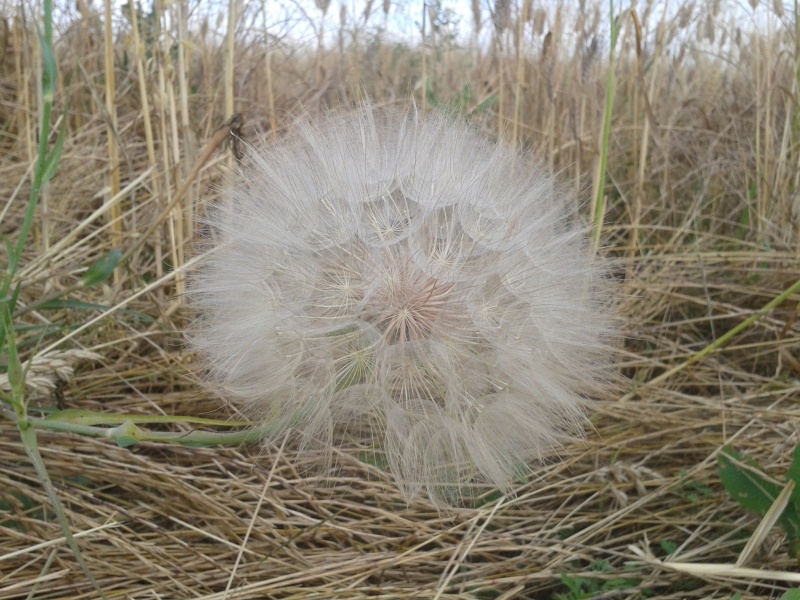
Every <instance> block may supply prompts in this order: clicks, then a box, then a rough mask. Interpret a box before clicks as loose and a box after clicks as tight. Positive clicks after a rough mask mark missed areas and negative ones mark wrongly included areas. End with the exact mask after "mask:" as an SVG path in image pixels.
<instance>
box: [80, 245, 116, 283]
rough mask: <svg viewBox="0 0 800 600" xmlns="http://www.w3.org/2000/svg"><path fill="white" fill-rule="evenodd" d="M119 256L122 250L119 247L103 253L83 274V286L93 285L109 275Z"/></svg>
mask: <svg viewBox="0 0 800 600" xmlns="http://www.w3.org/2000/svg"><path fill="white" fill-rule="evenodd" d="M121 258H122V250H120V249H119V248H115V249H114V250H111V251H109V252H108V253H107V254H105V256H103V257H102V258H100V259H99V260H98V261H97V262H95V263H94V264H93V265H92V266H91V267H89V270H88V271H86V273H84V274H83V287H85V288H89V287H92V286H95V285H97V284H98V283H102V282H103V281H105V280H106V279H108V278H109V277H111V274H112V273H113V272H114V269H115V268H116V266H117V265H118V264H119V261H120V259H121Z"/></svg>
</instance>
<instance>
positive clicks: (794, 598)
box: [780, 488, 800, 600]
mask: <svg viewBox="0 0 800 600" xmlns="http://www.w3.org/2000/svg"><path fill="white" fill-rule="evenodd" d="M795 489H796V488H795ZM780 600H800V589H794V590H787V591H786V592H784V594H783V596H781V597H780Z"/></svg>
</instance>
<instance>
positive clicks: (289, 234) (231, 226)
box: [190, 107, 613, 504]
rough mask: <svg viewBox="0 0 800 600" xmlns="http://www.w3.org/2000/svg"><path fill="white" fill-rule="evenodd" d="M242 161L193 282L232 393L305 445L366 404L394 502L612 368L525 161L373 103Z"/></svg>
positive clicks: (201, 341)
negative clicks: (396, 492) (396, 494)
mask: <svg viewBox="0 0 800 600" xmlns="http://www.w3.org/2000/svg"><path fill="white" fill-rule="evenodd" d="M251 155H252V156H251V157H250V164H249V165H247V166H246V167H245V168H244V172H243V173H242V175H241V176H240V177H239V178H237V179H236V181H234V182H232V183H231V185H230V186H229V187H228V189H227V191H226V192H225V194H226V195H227V197H226V198H225V199H224V200H223V201H222V202H220V204H219V207H218V209H217V210H216V211H215V213H214V214H213V216H212V222H211V225H212V227H211V229H212V230H213V231H215V232H216V234H217V236H218V239H217V243H216V248H215V251H214V252H213V253H211V255H210V256H209V257H208V259H207V261H206V263H205V266H204V267H203V268H202V269H201V270H200V272H199V273H198V274H197V276H196V277H195V279H194V282H193V285H192V294H191V295H192V300H193V303H194V306H195V307H196V308H197V309H198V311H199V318H198V320H197V322H196V325H195V327H194V330H193V332H192V334H191V336H190V339H191V342H192V344H193V347H194V348H195V350H196V351H197V352H198V354H199V355H200V357H201V358H202V360H203V362H204V364H205V365H206V367H207V370H208V372H209V377H210V380H211V381H213V382H215V384H216V385H217V386H218V387H220V388H221V389H222V390H223V392H224V394H225V395H226V396H227V397H228V398H229V399H230V400H232V401H234V402H235V403H237V404H238V405H239V406H241V407H242V408H243V409H245V411H246V412H248V413H249V414H250V415H251V416H253V418H255V419H258V420H262V421H263V422H265V423H272V422H275V423H279V424H283V426H284V427H289V426H291V427H293V428H295V430H297V431H299V432H300V434H301V437H302V439H304V440H306V441H309V440H317V441H319V440H323V441H325V442H327V441H329V440H331V439H332V437H333V432H334V431H335V430H336V428H337V427H339V426H341V425H347V424H348V422H350V421H352V420H353V419H359V418H364V417H366V418H368V419H369V420H370V422H371V423H372V424H373V426H374V427H378V428H379V429H380V431H379V432H377V433H378V435H377V436H376V437H377V438H378V439H380V440H382V442H381V443H382V445H383V448H384V450H385V452H386V456H387V460H388V464H389V465H390V467H391V470H392V471H393V473H394V475H395V477H396V479H397V481H398V482H399V485H400V486H401V489H402V490H403V492H404V493H405V494H406V496H407V497H409V498H410V497H412V496H413V495H415V494H416V493H417V492H419V491H420V490H421V489H425V490H426V491H427V492H428V493H429V495H430V496H431V498H432V499H433V500H434V501H435V502H437V503H445V504H446V503H451V502H453V501H454V500H455V499H457V498H458V496H459V495H460V494H461V493H462V491H463V489H464V488H463V487H462V486H465V485H472V484H475V483H480V482H483V483H488V484H491V485H495V486H498V487H500V488H501V489H504V490H507V489H509V487H510V486H511V484H512V482H513V480H514V478H516V477H518V476H519V475H520V474H521V473H523V472H525V469H527V468H528V467H529V466H530V465H531V464H532V463H533V462H535V461H538V460H542V459H543V458H546V457H547V456H548V455H550V454H551V453H552V452H553V451H554V450H555V449H557V448H558V447H559V445H561V444H562V443H563V442H564V440H565V439H568V438H569V437H570V436H574V435H575V434H576V433H577V432H578V431H579V430H580V426H581V424H582V422H583V421H584V411H585V407H586V404H587V399H588V398H590V397H591V396H592V395H593V394H595V393H596V392H597V391H598V390H600V389H601V388H602V387H603V386H604V385H605V384H606V383H607V382H608V380H609V377H608V373H609V368H608V367H609V364H608V363H609V360H608V356H609V355H610V353H609V341H610V340H611V337H612V334H613V327H612V326H611V323H612V320H611V319H610V318H609V312H608V309H609V306H610V301H611V296H610V293H609V284H608V280H607V278H606V276H605V275H606V273H605V269H604V268H603V267H602V266H601V263H600V262H599V261H597V260H594V259H592V258H591V257H590V256H589V254H588V252H587V245H586V240H585V235H584V232H583V231H582V230H581V229H580V228H579V227H578V226H577V225H576V221H575V219H574V209H573V208H571V207H570V204H569V202H568V201H566V200H565V199H564V197H563V196H562V195H561V194H560V193H559V192H558V190H557V187H556V185H555V183H554V181H553V179H552V178H551V177H550V176H548V175H547V174H546V173H545V172H544V171H543V170H542V169H541V168H540V167H538V166H537V165H536V164H534V163H533V162H532V161H531V159H530V158H529V157H525V156H520V155H518V154H517V153H515V152H514V151H513V150H512V149H511V148H509V147H507V146H505V145H502V144H492V143H489V142H488V141H486V140H485V139H484V138H483V137H481V136H480V135H479V134H477V133H476V132H474V131H473V130H471V129H470V128H469V127H467V126H466V125H464V124H462V123H459V122H457V121H455V120H454V119H452V118H450V117H447V116H445V115H443V114H434V115H432V116H427V117H425V118H423V117H421V116H420V115H418V114H416V113H415V112H410V113H405V112H399V111H392V110H378V109H374V108H371V107H367V108H364V109H361V110H359V111H357V112H354V113H350V114H346V115H338V116H329V117H327V119H325V120H323V121H322V122H320V123H318V124H314V123H311V122H307V123H305V124H301V125H298V126H297V127H296V128H295V130H294V132H293V133H292V135H291V137H289V138H288V139H286V140H284V141H283V142H281V143H279V144H277V145H275V146H273V147H271V148H268V149H266V150H254V151H253V152H252V153H251ZM281 433H282V432H281V431H280V430H277V431H276V435H280V434H281Z"/></svg>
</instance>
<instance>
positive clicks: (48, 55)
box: [34, 23, 58, 104]
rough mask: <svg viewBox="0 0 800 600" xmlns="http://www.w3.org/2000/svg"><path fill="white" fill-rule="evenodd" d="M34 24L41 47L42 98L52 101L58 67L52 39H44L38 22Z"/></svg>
mask: <svg viewBox="0 0 800 600" xmlns="http://www.w3.org/2000/svg"><path fill="white" fill-rule="evenodd" d="M34 25H36V36H37V37H38V38H39V45H40V46H41V48H42V99H43V100H44V101H45V102H48V103H51V104H52V102H53V98H54V97H55V95H56V74H57V71H58V67H57V66H56V57H55V56H54V55H53V47H52V45H51V44H52V40H50V39H46V36H43V35H42V31H41V29H39V24H38V23H34Z"/></svg>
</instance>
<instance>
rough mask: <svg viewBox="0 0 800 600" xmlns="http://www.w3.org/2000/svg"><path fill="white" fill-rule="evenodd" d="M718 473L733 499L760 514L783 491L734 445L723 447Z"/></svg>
mask: <svg viewBox="0 0 800 600" xmlns="http://www.w3.org/2000/svg"><path fill="white" fill-rule="evenodd" d="M719 476H720V479H721V480H722V485H724V486H725V489H726V490H728V493H729V494H730V495H731V498H733V499H734V500H736V501H737V502H738V503H739V504H741V505H742V506H743V507H744V508H746V509H747V510H749V511H750V512H754V513H756V514H758V515H760V516H763V515H765V514H766V513H767V511H768V510H769V508H770V506H772V503H773V502H774V501H775V499H776V498H777V497H778V494H780V492H781V488H780V486H779V485H778V484H777V483H775V482H773V481H770V480H769V479H767V476H766V475H765V474H764V472H763V470H762V469H761V466H760V465H759V464H758V463H757V462H755V461H754V460H753V459H752V458H750V457H747V456H744V455H743V454H739V453H738V452H736V451H734V450H732V449H731V448H727V447H726V448H723V449H722V453H721V454H720V455H719Z"/></svg>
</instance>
